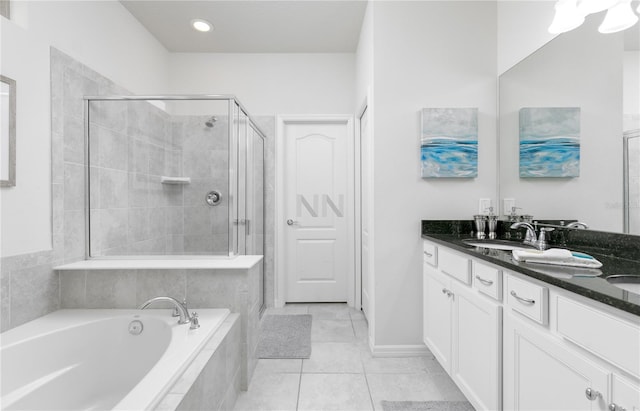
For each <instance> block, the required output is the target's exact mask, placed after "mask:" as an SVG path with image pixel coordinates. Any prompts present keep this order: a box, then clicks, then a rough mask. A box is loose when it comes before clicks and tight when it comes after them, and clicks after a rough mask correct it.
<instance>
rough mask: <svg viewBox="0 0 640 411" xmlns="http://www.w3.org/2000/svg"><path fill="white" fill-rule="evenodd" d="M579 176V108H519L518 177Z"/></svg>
mask: <svg viewBox="0 0 640 411" xmlns="http://www.w3.org/2000/svg"><path fill="white" fill-rule="evenodd" d="M578 176H580V108H579V107H525V108H522V109H520V177H578Z"/></svg>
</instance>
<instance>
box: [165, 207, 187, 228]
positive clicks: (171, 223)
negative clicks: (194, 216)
mask: <svg viewBox="0 0 640 411" xmlns="http://www.w3.org/2000/svg"><path fill="white" fill-rule="evenodd" d="M166 218H167V234H172V235H176V234H184V208H183V207H170V208H168V209H167V214H166Z"/></svg>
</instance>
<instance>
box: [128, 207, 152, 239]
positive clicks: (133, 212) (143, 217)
mask: <svg viewBox="0 0 640 411" xmlns="http://www.w3.org/2000/svg"><path fill="white" fill-rule="evenodd" d="M128 213H129V220H128V222H129V224H128V228H129V232H128V236H127V242H128V243H135V242H138V241H144V240H146V239H148V238H149V237H150V232H151V231H150V229H149V210H148V209H147V208H129V209H128Z"/></svg>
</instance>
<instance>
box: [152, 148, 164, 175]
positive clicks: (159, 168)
mask: <svg viewBox="0 0 640 411" xmlns="http://www.w3.org/2000/svg"><path fill="white" fill-rule="evenodd" d="M164 160H165V150H164V147H163V146H159V145H156V144H150V145H149V174H151V175H155V176H162V175H165V161H164Z"/></svg>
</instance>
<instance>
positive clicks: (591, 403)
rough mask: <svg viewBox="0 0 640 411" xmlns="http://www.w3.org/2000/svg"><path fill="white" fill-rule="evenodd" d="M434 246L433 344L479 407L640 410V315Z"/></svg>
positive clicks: (430, 269)
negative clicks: (639, 316)
mask: <svg viewBox="0 0 640 411" xmlns="http://www.w3.org/2000/svg"><path fill="white" fill-rule="evenodd" d="M425 250H426V252H425V259H424V264H423V287H424V306H423V310H424V313H423V318H424V342H425V344H426V345H427V346H428V347H429V349H431V351H432V352H433V354H434V356H435V357H436V359H437V360H438V361H439V362H440V364H441V365H442V366H443V368H444V369H445V370H446V371H447V372H448V373H449V375H450V376H451V378H452V379H453V380H454V382H455V383H456V384H457V385H458V387H459V388H460V390H461V391H462V392H463V393H464V394H465V396H466V397H467V399H468V400H469V401H470V402H471V403H472V405H473V406H474V407H475V408H476V409H477V410H502V409H505V410H536V411H543V410H549V411H551V410H553V411H557V410H562V411H565V410H603V411H604V410H609V411H623V410H626V411H640V319H639V318H638V316H635V315H633V314H629V313H626V312H623V311H620V310H617V309H615V308H613V307H609V306H606V305H603V304H600V303H598V302H596V301H593V300H591V299H589V298H587V297H584V296H581V295H577V294H574V293H572V292H570V291H567V290H565V289H562V288H560V287H555V286H553V285H550V284H549V283H547V282H544V281H540V280H536V279H534V278H531V277H528V276H526V275H524V274H521V273H518V272H512V271H510V270H506V269H504V268H501V267H500V266H498V265H493V264H491V263H489V262H486V261H485V260H482V259H479V258H474V257H473V256H469V255H467V254H465V253H462V252H458V251H456V250H453V249H450V248H448V247H446V246H444V245H441V244H437V243H431V242H429V241H426V240H425ZM427 254H428V255H427Z"/></svg>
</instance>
